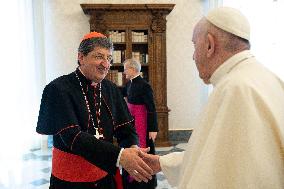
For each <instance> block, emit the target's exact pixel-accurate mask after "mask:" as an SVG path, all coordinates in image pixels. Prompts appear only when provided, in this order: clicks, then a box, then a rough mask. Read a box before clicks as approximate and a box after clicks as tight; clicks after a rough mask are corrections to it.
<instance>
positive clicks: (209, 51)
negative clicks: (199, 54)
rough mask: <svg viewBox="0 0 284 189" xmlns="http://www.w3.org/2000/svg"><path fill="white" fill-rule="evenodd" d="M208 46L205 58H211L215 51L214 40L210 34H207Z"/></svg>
mask: <svg viewBox="0 0 284 189" xmlns="http://www.w3.org/2000/svg"><path fill="white" fill-rule="evenodd" d="M207 38H208V44H207V58H209V57H211V56H212V55H213V53H214V51H215V40H214V36H213V35H211V34H210V33H208V34H207Z"/></svg>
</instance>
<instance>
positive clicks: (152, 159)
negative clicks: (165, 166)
mask: <svg viewBox="0 0 284 189" xmlns="http://www.w3.org/2000/svg"><path fill="white" fill-rule="evenodd" d="M140 157H141V158H142V159H143V161H144V162H145V163H147V165H148V166H149V167H151V169H152V170H153V171H154V174H156V173H158V172H160V171H161V165H160V161H159V159H160V156H158V155H152V154H146V153H141V154H140Z"/></svg>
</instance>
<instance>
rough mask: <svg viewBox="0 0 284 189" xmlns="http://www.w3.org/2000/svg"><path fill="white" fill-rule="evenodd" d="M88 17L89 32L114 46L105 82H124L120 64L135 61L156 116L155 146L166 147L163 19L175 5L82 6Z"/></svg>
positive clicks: (121, 83) (166, 116)
mask: <svg viewBox="0 0 284 189" xmlns="http://www.w3.org/2000/svg"><path fill="white" fill-rule="evenodd" d="M81 8H82V9H83V11H84V13H85V14H86V15H88V16H89V23H90V31H98V32H101V33H103V34H105V35H107V36H108V37H110V38H111V39H112V41H113V43H114V54H113V55H114V59H113V65H112V66H111V70H110V71H109V74H108V76H107V78H108V79H110V80H112V81H113V82H115V83H116V84H117V85H124V84H125V82H126V79H125V76H124V74H122V72H123V64H122V63H123V61H124V60H125V59H127V58H131V57H134V58H137V59H139V61H140V62H141V65H142V69H141V72H142V73H141V74H142V77H144V78H145V79H146V80H147V81H148V82H149V83H150V84H151V86H152V88H153V91H154V97H155V103H156V109H157V114H158V127H159V133H158V137H157V141H156V143H157V146H168V145H170V144H169V141H168V115H169V111H170V110H169V108H168V106H167V63H166V60H167V59H166V22H167V21H166V16H167V15H168V14H169V13H170V12H171V11H172V9H173V8H174V4H81Z"/></svg>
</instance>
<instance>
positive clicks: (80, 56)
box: [78, 52, 84, 65]
mask: <svg viewBox="0 0 284 189" xmlns="http://www.w3.org/2000/svg"><path fill="white" fill-rule="evenodd" d="M83 58H84V55H83V53H81V52H78V61H79V62H80V65H82V62H83Z"/></svg>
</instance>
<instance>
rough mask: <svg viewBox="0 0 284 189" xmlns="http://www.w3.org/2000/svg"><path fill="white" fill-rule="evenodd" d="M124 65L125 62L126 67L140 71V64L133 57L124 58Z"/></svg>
mask: <svg viewBox="0 0 284 189" xmlns="http://www.w3.org/2000/svg"><path fill="white" fill-rule="evenodd" d="M123 64H124V65H126V64H127V66H128V67H130V68H134V69H135V71H137V72H140V71H141V64H140V62H139V61H138V60H136V59H134V58H130V59H126V60H125V61H124V62H123Z"/></svg>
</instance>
